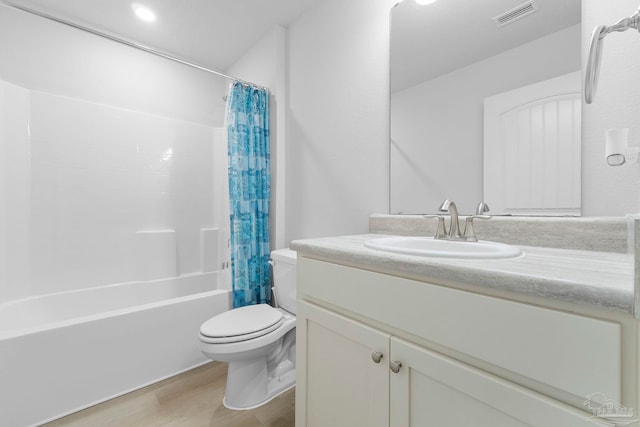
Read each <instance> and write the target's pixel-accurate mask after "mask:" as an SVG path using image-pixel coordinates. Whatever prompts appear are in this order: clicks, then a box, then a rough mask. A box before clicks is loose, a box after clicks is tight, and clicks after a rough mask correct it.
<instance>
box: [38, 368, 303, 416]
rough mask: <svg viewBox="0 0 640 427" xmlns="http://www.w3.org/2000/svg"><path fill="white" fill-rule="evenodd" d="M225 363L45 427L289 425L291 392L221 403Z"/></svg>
mask: <svg viewBox="0 0 640 427" xmlns="http://www.w3.org/2000/svg"><path fill="white" fill-rule="evenodd" d="M226 378H227V364H226V363H220V362H212V363H208V364H206V365H203V366H200V367H198V368H195V369H193V370H191V371H188V372H185V373H183V374H180V375H177V376H175V377H171V378H169V379H166V380H164V381H161V382H159V383H156V384H153V385H150V386H148V387H145V388H143V389H140V390H137V391H134V392H132V393H128V394H126V395H124V396H120V397H118V398H115V399H112V400H109V401H107V402H104V403H101V404H99V405H96V406H92V407H91V408H87V409H85V410H83V411H80V412H76V413H75V414H71V415H69V416H66V417H64V418H60V419H58V420H56V421H53V422H51V423H47V424H45V425H44V426H46V427H59V426H60V427H61V426H64V427H103V426H110V427H116V426H117V427H125V426H126V427H138V426H139V427H160V426H162V427H165V426H167V427H168V426H174V427H178V426H180V427H183V426H184V427H200V426H211V427H260V426H263V427H294V425H295V420H294V414H295V409H294V403H295V402H294V390H295V389H291V390H289V391H287V392H286V393H283V394H281V395H280V396H278V397H276V398H275V399H273V400H272V401H271V402H269V403H267V404H265V405H263V406H261V407H259V408H257V409H253V410H248V411H231V410H229V409H227V408H225V407H224V406H223V405H222V398H223V396H224V389H225V383H226Z"/></svg>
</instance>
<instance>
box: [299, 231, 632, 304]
mask: <svg viewBox="0 0 640 427" xmlns="http://www.w3.org/2000/svg"><path fill="white" fill-rule="evenodd" d="M376 237H385V235H380V234H362V235H353V236H339V237H326V238H316V239H305V240H295V241H293V242H291V249H294V250H296V251H298V253H299V254H300V255H302V256H307V257H310V258H315V259H319V260H323V261H329V262H334V263H337V264H342V265H347V266H352V267H356V268H362V269H365V270H370V271H375V272H379V273H384V274H391V275H395V276H401V277H406V278H409V279H413V280H418V281H424V282H430V283H434V284H438V285H444V286H451V287H456V288H461V289H464V290H470V291H474V290H477V292H479V293H485V294H489V295H504V294H507V295H508V296H509V297H510V298H512V299H516V300H517V299H519V298H518V296H520V297H525V298H523V299H527V298H526V297H530V298H529V299H531V298H534V299H536V300H537V301H539V300H540V299H541V298H542V299H543V300H547V299H552V300H555V301H556V302H560V303H569V304H571V306H572V307H575V306H576V305H578V306H583V307H585V306H587V307H588V306H591V307H594V306H595V307H596V308H602V309H606V310H612V311H617V312H623V313H628V314H631V315H633V303H634V258H633V255H631V254H622V253H612V252H594V251H584V250H568V249H552V248H543V247H533V246H519V247H520V248H521V249H522V250H523V252H524V255H522V256H519V257H517V258H508V259H481V260H473V259H452V258H430V257H421V256H412V255H402V254H395V253H387V252H381V251H376V250H373V249H368V248H366V247H364V245H363V243H364V242H365V241H366V240H368V239H372V238H376ZM459 285H462V286H459Z"/></svg>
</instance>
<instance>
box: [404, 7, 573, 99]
mask: <svg viewBox="0 0 640 427" xmlns="http://www.w3.org/2000/svg"><path fill="white" fill-rule="evenodd" d="M524 1H525V0H440V1H437V2H435V3H432V4H430V5H426V6H418V5H417V4H416V3H415V2H413V1H411V0H405V1H403V2H401V3H399V4H398V5H397V6H396V7H395V8H394V9H393V10H392V13H391V14H392V18H391V92H392V93H393V92H397V91H399V90H402V89H406V88H408V87H412V86H415V85H416V84H418V83H420V82H423V81H426V80H431V79H433V78H434V77H437V76H439V75H442V74H445V73H448V72H450V71H453V70H455V69H457V68H460V67H463V66H466V65H470V64H472V63H474V62H478V61H480V60H482V59H484V58H487V57H489V56H493V55H497V54H499V53H501V52H504V51H506V50H509V49H513V48H515V47H517V46H520V45H521V44H524V43H527V42H530V41H532V40H535V39H538V38H540V37H543V36H545V35H547V34H551V33H553V32H556V31H559V30H561V29H564V28H567V27H569V26H572V25H575V24H578V23H579V22H580V14H581V0H535V2H536V3H537V5H538V7H539V9H538V10H537V11H536V12H534V13H532V14H530V15H528V16H526V17H523V18H521V19H519V20H516V21H513V22H512V23H510V24H507V25H505V26H503V27H501V28H498V26H497V25H496V24H495V23H494V21H493V20H492V18H493V17H495V16H497V15H500V14H502V13H504V12H507V11H509V10H511V9H513V8H515V7H517V6H519V5H521V4H522V3H523V2H524Z"/></svg>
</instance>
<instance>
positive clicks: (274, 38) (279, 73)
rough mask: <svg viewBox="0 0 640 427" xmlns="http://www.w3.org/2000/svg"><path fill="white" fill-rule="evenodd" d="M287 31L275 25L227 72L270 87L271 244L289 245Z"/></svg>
mask: <svg viewBox="0 0 640 427" xmlns="http://www.w3.org/2000/svg"><path fill="white" fill-rule="evenodd" d="M286 40H287V31H286V30H285V29H284V28H283V27H280V26H275V27H273V28H272V29H271V30H270V31H269V32H268V33H267V34H265V35H264V37H263V38H262V39H261V40H260V41H258V43H256V44H255V45H254V46H253V47H252V48H251V49H249V51H247V52H245V53H244V54H243V56H242V57H241V58H240V59H239V60H238V61H237V62H236V63H235V64H233V65H232V66H231V67H229V69H228V70H227V73H228V74H229V75H232V76H234V77H237V78H239V79H242V80H247V81H250V82H253V83H256V84H258V85H261V86H265V87H268V88H269V92H270V94H271V98H270V114H271V224H270V227H271V247H272V248H273V249H279V248H284V247H287V245H288V242H285V228H286V226H285V224H286V221H287V218H286V214H287V212H286V202H285V198H286V192H285V182H286V176H287V170H286V162H285V159H286V140H287V136H286V128H287V121H286V115H287V80H286V79H287V75H286V72H287V70H286V65H287V59H286Z"/></svg>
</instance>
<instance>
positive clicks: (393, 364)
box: [389, 360, 402, 374]
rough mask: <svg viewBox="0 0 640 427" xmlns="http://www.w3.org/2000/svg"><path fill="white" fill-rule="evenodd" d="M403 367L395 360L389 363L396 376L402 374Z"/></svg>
mask: <svg viewBox="0 0 640 427" xmlns="http://www.w3.org/2000/svg"><path fill="white" fill-rule="evenodd" d="M401 367H402V363H400V362H398V361H397V360H394V361H392V362H390V363H389V368H390V369H391V372H393V373H394V374H397V373H398V372H400V368H401Z"/></svg>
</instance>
